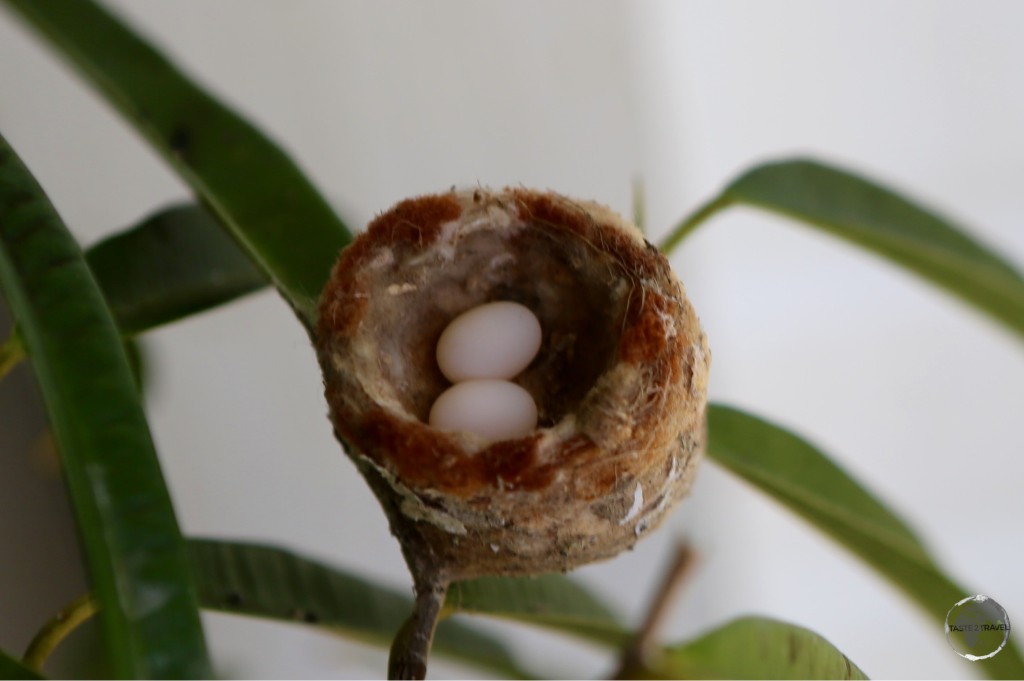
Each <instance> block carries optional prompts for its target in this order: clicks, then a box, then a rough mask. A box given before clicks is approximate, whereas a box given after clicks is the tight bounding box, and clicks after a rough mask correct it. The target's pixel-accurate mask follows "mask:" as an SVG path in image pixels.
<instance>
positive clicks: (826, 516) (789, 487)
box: [708, 405, 1024, 678]
mask: <svg viewBox="0 0 1024 681" xmlns="http://www.w3.org/2000/svg"><path fill="white" fill-rule="evenodd" d="M708 454H709V455H710V456H711V458H713V459H714V460H715V461H717V462H718V463H719V464H721V465H723V466H725V467H726V468H728V469H729V470H731V471H732V472H733V473H735V474H737V475H739V476H740V477H741V478H743V479H744V480H746V481H747V482H749V483H751V484H753V485H754V486H755V487H757V488H758V489H760V490H761V491H763V492H765V493H767V494H768V495H769V496H771V497H773V498H775V499H777V500H778V501H780V502H782V503H783V504H784V505H786V506H788V507H789V508H790V509H791V510H793V511H795V512H796V513H797V514H799V515H800V516H802V517H803V518H804V519H805V520H807V521H808V522H810V523H811V524H812V525H815V526H816V527H818V528H819V529H820V530H822V531H823V532H825V534H827V535H829V536H830V537H831V538H833V539H835V540H836V541H838V542H839V543H840V544H842V545H843V546H845V547H846V548H847V549H849V550H850V551H852V552H853V553H855V554H857V555H858V556H859V557H860V558H861V559H863V560H864V561H865V562H866V563H868V564H869V565H871V566H872V567H873V568H875V569H876V570H877V571H878V572H879V573H880V574H882V575H883V576H885V577H886V578H887V579H889V580H890V581H891V582H892V583H893V584H895V585H896V586H897V587H899V588H900V589H902V590H903V591H904V592H905V593H906V594H907V595H908V596H910V597H911V598H912V599H913V600H914V601H915V602H916V603H917V604H918V605H920V606H921V607H922V608H923V609H924V611H925V612H927V613H928V614H929V615H930V616H931V617H932V618H933V619H934V620H935V621H936V623H937V625H938V626H937V628H936V631H939V632H941V631H942V628H941V627H942V623H944V622H945V618H946V613H947V612H948V611H949V609H950V608H951V607H952V606H953V604H954V603H956V602H957V601H959V600H960V599H962V598H964V597H965V596H968V595H971V594H973V593H975V592H974V591H968V590H965V589H964V588H963V587H961V586H958V585H957V584H955V583H954V582H953V581H952V580H950V579H949V578H948V577H947V576H945V575H944V574H943V573H942V571H941V570H940V569H939V568H938V567H937V566H936V564H935V562H934V561H933V560H932V558H931V557H930V555H929V553H928V551H927V550H926V549H925V547H924V546H923V545H922V544H921V542H920V541H919V540H918V539H917V538H916V537H915V536H914V533H913V532H912V531H911V530H910V529H909V528H908V527H907V525H906V523H904V522H903V521H901V520H900V519H899V518H898V517H896V515H895V514H893V512H892V511H890V510H889V509H888V508H886V507H885V506H884V505H883V504H881V503H880V502H878V501H877V500H876V499H875V498H874V497H873V496H872V495H871V494H869V493H868V492H867V491H866V490H865V489H864V488H863V487H862V486H861V485H860V484H859V483H858V482H856V481H855V480H854V479H853V478H851V477H850V476H849V475H848V474H847V473H846V472H845V471H843V470H842V469H841V468H839V467H838V466H837V465H836V464H834V463H833V462H832V461H830V460H829V459H828V457H827V456H825V455H824V454H823V453H822V452H821V451H819V450H818V449H816V448H815V447H814V446H812V445H811V444H809V443H807V442H806V441H804V440H802V439H801V438H799V437H797V436H796V435H793V434H792V433H789V432H787V431H785V430H783V429H782V428H779V427H778V426H775V425H772V424H770V423H768V422H767V421H763V420H761V419H759V418H756V417H754V416H751V415H750V414H746V413H744V412H742V411H739V410H738V409H733V408H730V407H725V406H722V405H709V407H708ZM978 664H979V665H982V669H983V671H984V672H985V673H986V674H988V675H989V676H991V677H993V678H1024V660H1022V658H1021V655H1020V651H1019V650H1018V648H1017V647H1016V645H1015V644H1014V643H1013V642H1012V641H1011V642H1010V643H1009V644H1007V646H1006V648H1004V649H1003V651H1002V652H1001V653H999V654H998V655H996V656H995V657H993V658H991V659H989V660H985V661H983V662H982V663H978Z"/></svg>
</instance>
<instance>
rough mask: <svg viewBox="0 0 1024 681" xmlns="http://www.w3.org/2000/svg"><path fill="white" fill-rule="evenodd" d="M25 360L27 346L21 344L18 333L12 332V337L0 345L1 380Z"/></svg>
mask: <svg viewBox="0 0 1024 681" xmlns="http://www.w3.org/2000/svg"><path fill="white" fill-rule="evenodd" d="M24 358H25V346H24V345H22V343H21V337H20V336H18V332H17V331H11V335H10V336H8V338H7V340H6V341H4V342H3V345H0V378H3V377H4V376H6V375H7V374H8V372H10V370H11V369H13V368H14V367H15V366H17V365H18V362H20V361H21V360H22V359H24Z"/></svg>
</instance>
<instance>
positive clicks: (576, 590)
mask: <svg viewBox="0 0 1024 681" xmlns="http://www.w3.org/2000/svg"><path fill="white" fill-rule="evenodd" d="M445 607H446V608H448V609H450V610H451V611H454V612H465V613H474V614H478V615H488V616H491V617H498V618H502V619H509V620H514V621H518V622H523V623H526V624H534V625H537V626H543V627H547V628H549V629H555V630H558V631H561V632H563V633H567V634H572V635H574V636H579V637H582V638H585V639H588V640H591V641H593V642H595V643H600V644H603V645H611V646H619V645H622V644H624V643H625V642H626V641H627V640H628V639H629V637H630V634H629V632H628V631H627V630H626V628H625V627H624V626H623V625H622V624H621V623H620V622H619V619H618V617H617V616H616V615H615V614H614V613H613V612H612V611H611V609H609V608H608V606H607V605H605V604H604V603H603V602H602V601H600V600H599V599H598V598H597V597H595V596H594V595H593V594H591V593H590V592H589V591H587V590H586V589H584V588H583V587H582V586H580V585H579V584H578V583H577V582H575V581H573V580H571V579H569V578H568V577H565V576H563V575H556V574H548V575H541V576H539V577H483V578H480V579H474V580H469V581H465V582H456V583H455V584H452V585H451V587H450V588H449V589H448V599H447V601H446V603H445Z"/></svg>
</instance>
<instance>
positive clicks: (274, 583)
mask: <svg viewBox="0 0 1024 681" xmlns="http://www.w3.org/2000/svg"><path fill="white" fill-rule="evenodd" d="M189 548H190V552H191V556H192V565H193V569H194V571H195V574H196V578H197V580H198V581H199V587H200V597H201V599H202V603H203V607H206V608H210V609H214V610H220V611H223V612H228V613H234V614H239V615H251V616H256V617H266V618H270V619H275V620H282V621H286V622H297V623H301V624H306V625H311V626H316V627H322V628H324V629H326V630H328V631H333V632H336V633H339V634H343V635H345V636H347V637H349V638H354V639H357V640H361V641H365V642H367V643H372V644H375V645H380V646H384V647H387V646H388V645H390V644H391V639H392V638H394V636H395V634H396V633H397V632H398V630H399V629H400V628H401V626H402V624H404V622H405V620H406V619H408V617H409V613H411V612H412V598H410V597H409V596H406V595H403V594H401V593H398V592H397V591H395V590H392V589H389V588H387V587H383V586H380V585H378V584H374V583H373V582H371V581H369V580H366V579H363V578H361V577H357V576H355V575H352V574H349V573H345V572H343V571H341V570H338V569H336V568H332V567H329V566H327V565H324V564H322V563H319V562H317V561H314V560H310V559H308V558H304V557H302V556H298V555H296V554H293V553H290V552H288V551H284V550H282V549H279V548H275V547H272V546H264V545H259V544H246V543H239V542H228V541H216V540H210V539H192V540H190V542H189ZM434 650H435V651H436V652H437V653H438V654H441V655H446V656H448V657H451V658H453V659H457V660H461V661H463V662H468V663H470V664H473V665H475V666H477V667H481V668H485V669H491V670H494V671H496V672H498V673H500V674H504V675H508V676H512V677H524V676H526V674H525V672H523V670H522V669H521V668H520V667H519V666H518V665H517V664H516V662H515V660H514V659H513V657H512V655H511V654H510V653H509V651H508V650H507V649H506V648H505V647H504V646H503V645H502V644H501V643H500V642H498V641H497V640H495V639H493V638H491V637H489V636H486V635H484V634H481V633H479V632H476V631H474V630H472V629H470V628H468V627H466V626H465V625H463V624H460V623H458V622H454V621H447V622H442V623H441V625H440V626H439V627H438V630H437V636H436V638H435V641H434Z"/></svg>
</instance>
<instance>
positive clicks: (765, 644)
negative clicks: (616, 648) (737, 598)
mask: <svg viewBox="0 0 1024 681" xmlns="http://www.w3.org/2000/svg"><path fill="white" fill-rule="evenodd" d="M653 671H654V673H655V675H656V676H657V677H660V678H667V679H866V678H867V676H865V675H864V672H862V671H861V670H860V669H859V668H858V667H857V665H855V664H853V663H852V662H850V660H849V658H847V657H846V656H845V655H843V654H842V653H841V652H839V651H838V650H836V648H835V647H834V646H833V645H832V644H831V643H829V642H828V641H826V640H825V639H824V638H822V637H821V636H819V635H818V634H815V633H814V632H813V631H810V630H808V629H804V628H803V627H798V626H796V625H793V624H787V623H785V622H779V621H777V620H773V619H768V618H764V617H744V618H741V619H738V620H734V621H732V622H730V623H728V624H726V625H725V626H723V627H721V628H719V629H715V630H714V631H712V632H709V633H707V634H705V635H703V636H701V637H700V638H698V639H696V640H694V641H690V642H689V643H684V644H682V645H678V646H671V647H669V648H666V649H665V652H664V654H663V656H662V657H661V658H660V659H659V660H658V663H657V665H656V666H655V669H654V670H653Z"/></svg>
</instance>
